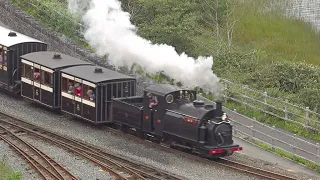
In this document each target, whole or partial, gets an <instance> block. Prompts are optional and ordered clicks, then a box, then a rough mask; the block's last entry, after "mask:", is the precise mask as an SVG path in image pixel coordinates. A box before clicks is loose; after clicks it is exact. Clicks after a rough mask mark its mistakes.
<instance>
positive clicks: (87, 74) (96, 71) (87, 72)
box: [61, 65, 135, 83]
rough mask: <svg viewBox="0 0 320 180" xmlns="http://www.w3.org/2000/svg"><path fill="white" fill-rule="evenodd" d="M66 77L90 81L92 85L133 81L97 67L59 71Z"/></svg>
mask: <svg viewBox="0 0 320 180" xmlns="http://www.w3.org/2000/svg"><path fill="white" fill-rule="evenodd" d="M61 72H63V73H66V74H68V75H71V76H74V77H76V78H80V79H83V80H87V81H90V82H92V83H102V82H106V81H125V80H135V78H134V77H131V76H128V75H125V74H121V73H119V72H116V71H113V70H110V69H107V68H103V67H97V66H87V65H85V66H74V67H70V68H66V69H63V70H61Z"/></svg>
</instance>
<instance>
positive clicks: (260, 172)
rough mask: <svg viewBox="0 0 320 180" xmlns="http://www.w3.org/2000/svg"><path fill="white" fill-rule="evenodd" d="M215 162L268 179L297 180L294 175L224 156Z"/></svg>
mask: <svg viewBox="0 0 320 180" xmlns="http://www.w3.org/2000/svg"><path fill="white" fill-rule="evenodd" d="M215 162H216V163H217V164H220V165H222V166H224V167H229V168H232V169H235V170H238V171H242V172H245V173H248V174H252V175H255V176H259V177H262V178H264V179H267V180H296V179H294V178H292V177H288V176H284V175H282V174H277V173H273V172H270V171H266V170H263V169H260V168H255V167H251V166H248V165H245V164H241V163H238V162H234V161H231V160H227V159H223V158H220V159H218V160H217V161H215Z"/></svg>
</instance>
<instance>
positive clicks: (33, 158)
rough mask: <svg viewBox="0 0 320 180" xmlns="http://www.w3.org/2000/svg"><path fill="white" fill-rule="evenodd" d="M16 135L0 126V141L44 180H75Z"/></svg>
mask: <svg viewBox="0 0 320 180" xmlns="http://www.w3.org/2000/svg"><path fill="white" fill-rule="evenodd" d="M17 133H21V132H13V131H11V130H10V129H8V128H6V127H4V126H2V125H0V139H2V140H3V141H4V142H6V143H7V144H9V145H10V146H11V147H12V148H13V149H14V150H15V151H17V152H18V153H19V154H20V155H21V156H22V157H23V158H24V159H26V160H27V161H28V162H29V164H30V165H31V166H33V167H34V168H35V169H36V170H37V171H38V172H39V174H40V176H41V177H42V178H43V179H45V180H49V179H62V180H70V179H72V180H77V178H76V177H75V176H74V175H72V174H71V173H70V172H69V171H68V170H67V169H66V168H64V167H62V166H61V165H60V164H58V163H57V162H55V161H54V160H53V159H51V158H50V157H49V156H47V155H46V154H44V153H43V152H42V151H40V150H39V149H37V148H36V147H34V146H32V145H30V144H29V143H28V142H26V141H24V140H23V139H21V138H20V137H19V136H18V134H17Z"/></svg>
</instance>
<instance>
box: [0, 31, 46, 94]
mask: <svg viewBox="0 0 320 180" xmlns="http://www.w3.org/2000/svg"><path fill="white" fill-rule="evenodd" d="M46 50H47V44H46V43H44V42H41V41H39V40H37V39H34V38H31V37H28V36H25V35H23V34H20V33H18V32H13V31H12V30H10V29H7V28H5V27H2V26H0V87H1V89H3V90H6V91H9V92H11V93H15V94H18V93H20V84H21V81H20V77H21V60H20V56H21V55H24V54H27V53H30V52H36V51H46Z"/></svg>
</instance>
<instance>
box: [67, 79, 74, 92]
mask: <svg viewBox="0 0 320 180" xmlns="http://www.w3.org/2000/svg"><path fill="white" fill-rule="evenodd" d="M68 93H69V94H74V87H73V83H72V82H69V88H68Z"/></svg>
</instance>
